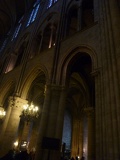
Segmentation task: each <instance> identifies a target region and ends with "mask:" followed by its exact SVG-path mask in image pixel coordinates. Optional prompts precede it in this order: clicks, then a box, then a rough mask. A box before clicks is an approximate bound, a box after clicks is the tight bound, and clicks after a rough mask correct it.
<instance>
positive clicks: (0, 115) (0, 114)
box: [0, 107, 6, 119]
mask: <svg viewBox="0 0 120 160" xmlns="http://www.w3.org/2000/svg"><path fill="white" fill-rule="evenodd" d="M5 115H6V112H5V110H4V108H2V107H0V119H3V118H4V116H5Z"/></svg>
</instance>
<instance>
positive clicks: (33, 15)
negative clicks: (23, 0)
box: [26, 1, 40, 27]
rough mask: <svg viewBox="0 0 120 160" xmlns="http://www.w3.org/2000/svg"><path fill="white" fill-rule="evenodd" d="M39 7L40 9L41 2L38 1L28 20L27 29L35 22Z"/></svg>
mask: <svg viewBox="0 0 120 160" xmlns="http://www.w3.org/2000/svg"><path fill="white" fill-rule="evenodd" d="M39 7H40V3H39V1H37V2H36V3H35V4H34V6H33V9H32V11H31V13H30V16H29V19H28V22H27V25H26V27H28V26H29V25H30V24H31V23H32V22H34V21H35V19H36V16H37V13H38V10H39Z"/></svg>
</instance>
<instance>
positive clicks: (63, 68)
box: [57, 45, 98, 85]
mask: <svg viewBox="0 0 120 160" xmlns="http://www.w3.org/2000/svg"><path fill="white" fill-rule="evenodd" d="M65 53H66V54H65V56H64V57H63V59H61V62H60V63H59V67H58V68H59V70H58V73H60V74H59V75H57V76H58V77H57V79H58V82H59V83H60V84H62V85H65V79H66V73H67V67H68V64H69V62H70V61H71V59H72V58H73V57H74V56H75V55H76V54H77V53H87V54H88V55H89V56H90V57H91V61H92V72H94V71H95V70H96V69H97V67H98V60H97V55H96V52H95V50H94V49H93V48H92V47H90V46H86V45H80V46H74V47H72V48H70V49H69V50H67V51H65ZM60 77H62V79H61V78H60Z"/></svg>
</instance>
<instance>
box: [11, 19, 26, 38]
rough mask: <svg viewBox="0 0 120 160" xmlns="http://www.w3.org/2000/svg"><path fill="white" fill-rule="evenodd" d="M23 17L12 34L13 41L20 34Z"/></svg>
mask: <svg viewBox="0 0 120 160" xmlns="http://www.w3.org/2000/svg"><path fill="white" fill-rule="evenodd" d="M22 19H23V17H22V18H21V19H20V20H19V22H18V25H17V26H16V29H15V32H14V34H13V36H12V39H11V41H13V40H14V39H15V38H16V37H17V36H18V34H19V31H20V29H21V26H22Z"/></svg>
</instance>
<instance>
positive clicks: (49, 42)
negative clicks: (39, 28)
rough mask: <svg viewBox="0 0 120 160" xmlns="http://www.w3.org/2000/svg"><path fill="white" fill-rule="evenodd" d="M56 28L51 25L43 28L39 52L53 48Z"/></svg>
mask: <svg viewBox="0 0 120 160" xmlns="http://www.w3.org/2000/svg"><path fill="white" fill-rule="evenodd" d="M56 28H57V27H56V26H55V25H51V24H49V25H47V27H46V28H45V30H44V33H43V40H42V46H41V51H44V50H45V49H48V48H52V47H53V46H55V40H56Z"/></svg>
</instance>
